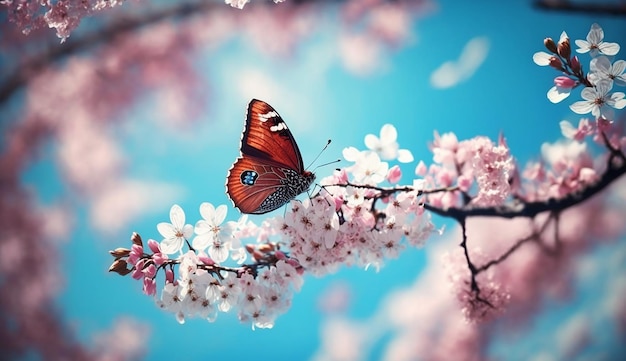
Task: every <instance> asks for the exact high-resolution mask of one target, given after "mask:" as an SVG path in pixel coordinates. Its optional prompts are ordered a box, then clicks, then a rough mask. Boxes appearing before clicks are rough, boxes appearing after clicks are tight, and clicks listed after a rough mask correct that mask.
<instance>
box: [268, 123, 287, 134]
mask: <svg viewBox="0 0 626 361" xmlns="http://www.w3.org/2000/svg"><path fill="white" fill-rule="evenodd" d="M283 129H287V124H285V122H280V123H278V124H276V125H273V126H271V127H270V130H271V131H272V132H280V131H281V130H283Z"/></svg>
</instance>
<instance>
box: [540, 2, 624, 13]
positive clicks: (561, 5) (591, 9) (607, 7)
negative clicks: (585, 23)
mask: <svg viewBox="0 0 626 361" xmlns="http://www.w3.org/2000/svg"><path fill="white" fill-rule="evenodd" d="M533 5H534V6H535V7H536V8H538V9H541V10H548V11H561V12H571V13H583V14H597V15H613V16H625V15H626V5H618V4H598V3H597V2H595V1H594V2H587V3H580V2H570V1H566V0H560V1H557V0H539V1H535V3H534V4H533Z"/></svg>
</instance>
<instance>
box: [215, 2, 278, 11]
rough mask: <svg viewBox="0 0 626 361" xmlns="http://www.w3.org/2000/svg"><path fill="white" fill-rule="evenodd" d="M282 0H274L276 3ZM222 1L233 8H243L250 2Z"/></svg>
mask: <svg viewBox="0 0 626 361" xmlns="http://www.w3.org/2000/svg"><path fill="white" fill-rule="evenodd" d="M283 1H285V0H274V2H275V3H276V4H278V3H282V2H283ZM224 2H225V3H226V4H228V5H230V6H232V7H234V8H237V9H243V7H244V6H246V4H247V3H249V2H250V0H224Z"/></svg>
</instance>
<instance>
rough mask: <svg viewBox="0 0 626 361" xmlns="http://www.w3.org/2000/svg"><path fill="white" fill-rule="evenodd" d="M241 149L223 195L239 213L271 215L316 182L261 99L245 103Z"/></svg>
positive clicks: (278, 119)
mask: <svg viewBox="0 0 626 361" xmlns="http://www.w3.org/2000/svg"><path fill="white" fill-rule="evenodd" d="M240 150H241V155H240V156H239V157H238V158H237V159H236V160H235V163H234V164H233V166H232V167H231V168H230V169H229V170H228V175H227V176H226V194H227V195H228V196H229V198H230V199H231V201H232V202H233V204H234V206H235V207H236V208H238V209H239V211H240V212H241V213H252V214H263V213H267V212H271V211H273V210H275V209H277V208H280V207H281V206H282V205H284V204H285V203H287V202H289V201H290V200H292V199H294V198H296V196H298V195H299V194H300V193H302V192H305V191H307V190H308V189H309V187H310V186H311V184H312V183H313V182H314V181H315V174H313V173H312V172H310V171H308V170H305V169H304V165H303V164H302V155H300V149H298V144H297V143H296V141H295V139H294V138H293V135H292V134H291V132H290V131H289V128H287V124H286V123H285V121H284V120H283V118H281V116H280V115H279V114H278V112H276V110H274V108H272V106H271V105H269V104H267V103H266V102H264V101H262V100H257V99H252V101H250V104H248V114H247V117H246V121H245V124H244V129H243V134H242V135H241V146H240Z"/></svg>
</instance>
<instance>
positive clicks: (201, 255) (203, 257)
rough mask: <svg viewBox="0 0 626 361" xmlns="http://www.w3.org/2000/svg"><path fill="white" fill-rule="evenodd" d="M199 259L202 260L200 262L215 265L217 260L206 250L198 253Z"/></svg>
mask: <svg viewBox="0 0 626 361" xmlns="http://www.w3.org/2000/svg"><path fill="white" fill-rule="evenodd" d="M198 259H199V260H200V262H202V263H204V264H205V265H207V266H213V265H215V261H214V260H213V259H211V257H209V256H207V255H206V253H204V252H200V253H199V254H198Z"/></svg>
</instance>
